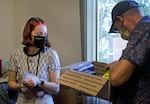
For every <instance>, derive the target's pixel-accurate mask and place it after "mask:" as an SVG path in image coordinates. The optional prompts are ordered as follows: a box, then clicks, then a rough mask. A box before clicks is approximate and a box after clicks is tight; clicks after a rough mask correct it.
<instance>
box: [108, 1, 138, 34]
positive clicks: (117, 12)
mask: <svg viewBox="0 0 150 104" xmlns="http://www.w3.org/2000/svg"><path fill="white" fill-rule="evenodd" d="M138 7H139V5H138V3H137V2H135V1H131V0H128V1H121V2H119V3H117V4H116V5H115V6H114V8H113V9H112V12H111V16H112V25H111V28H110V30H109V33H116V31H115V27H114V23H115V22H116V20H117V16H121V15H123V14H124V13H125V12H127V11H128V10H130V9H132V8H138Z"/></svg>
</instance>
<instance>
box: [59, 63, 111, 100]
mask: <svg viewBox="0 0 150 104" xmlns="http://www.w3.org/2000/svg"><path fill="white" fill-rule="evenodd" d="M93 64H94V69H95V71H96V75H91V74H87V73H83V72H78V71H74V70H72V69H66V70H65V71H64V72H63V73H62V75H61V77H60V79H59V82H60V84H61V85H62V86H65V87H68V88H72V89H74V90H76V91H78V92H80V93H82V94H84V95H87V96H95V97H99V98H101V99H104V100H108V101H111V98H112V94H111V85H110V83H109V80H107V79H105V78H103V77H102V76H103V75H104V73H105V69H104V66H105V65H106V64H105V63H101V62H93Z"/></svg>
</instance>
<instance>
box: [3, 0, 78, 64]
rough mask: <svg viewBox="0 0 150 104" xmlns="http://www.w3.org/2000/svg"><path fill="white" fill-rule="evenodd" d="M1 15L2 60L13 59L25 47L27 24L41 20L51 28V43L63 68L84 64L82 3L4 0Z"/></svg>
mask: <svg viewBox="0 0 150 104" xmlns="http://www.w3.org/2000/svg"><path fill="white" fill-rule="evenodd" d="M0 12H1V14H3V15H1V19H0V22H1V23H2V24H1V25H0V29H1V38H0V40H1V44H0V52H1V53H0V55H1V56H0V58H2V59H4V60H7V59H9V55H10V52H11V51H12V50H13V49H14V48H16V47H18V46H19V45H20V43H21V40H22V29H23V26H24V24H25V22H26V21H27V20H28V19H29V18H30V17H32V16H39V17H41V18H43V19H44V20H45V21H46V22H47V24H48V33H49V40H50V42H51V44H52V48H53V49H55V50H56V51H57V52H58V54H59V56H60V61H61V65H62V66H65V65H68V64H71V63H74V62H78V61H81V36H80V10H79V0H1V1H0ZM6 42H7V43H6Z"/></svg>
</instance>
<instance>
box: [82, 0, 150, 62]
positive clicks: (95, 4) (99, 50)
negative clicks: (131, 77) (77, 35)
mask: <svg viewBox="0 0 150 104" xmlns="http://www.w3.org/2000/svg"><path fill="white" fill-rule="evenodd" d="M118 1H121V0H81V9H82V12H81V17H83V18H81V21H82V22H83V21H84V22H83V26H82V28H81V30H84V32H83V31H82V34H83V38H82V39H83V41H84V43H83V49H84V50H83V55H84V57H83V60H87V61H91V60H94V61H100V62H106V63H109V62H112V61H114V60H118V59H119V58H120V56H121V53H122V50H123V49H124V48H125V47H126V43H127V41H125V40H122V39H121V38H120V34H117V33H115V34H113V33H108V31H109V29H110V26H111V10H112V8H113V6H114V5H115V4H116V3H117V2H118ZM135 1H136V2H138V3H139V4H140V5H141V6H142V7H141V9H143V11H144V13H145V14H150V8H149V7H150V0H135ZM83 27H84V28H83Z"/></svg>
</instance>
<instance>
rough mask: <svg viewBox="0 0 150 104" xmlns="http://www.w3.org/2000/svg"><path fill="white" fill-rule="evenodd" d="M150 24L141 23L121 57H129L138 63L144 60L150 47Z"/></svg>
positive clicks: (131, 60) (128, 58)
mask: <svg viewBox="0 0 150 104" xmlns="http://www.w3.org/2000/svg"><path fill="white" fill-rule="evenodd" d="M149 31H150V26H149V25H148V24H141V25H139V26H137V27H136V29H135V30H134V31H133V32H132V34H131V37H130V39H129V41H128V44H127V47H126V48H125V50H123V54H122V56H121V59H127V60H129V61H130V62H133V63H135V64H137V65H141V64H142V63H143V61H144V57H145V54H146V52H147V51H148V50H149V49H150V45H149V44H150V32H149Z"/></svg>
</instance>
